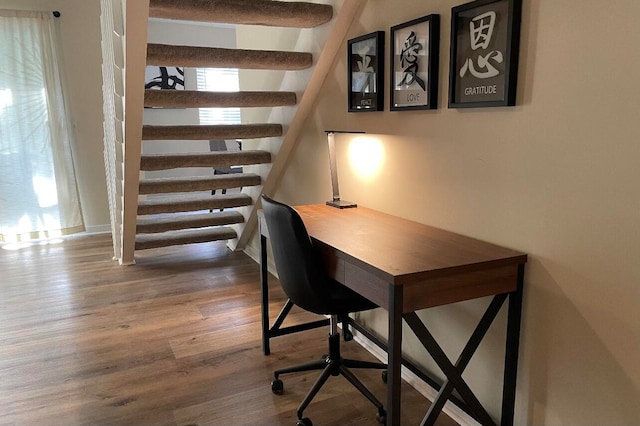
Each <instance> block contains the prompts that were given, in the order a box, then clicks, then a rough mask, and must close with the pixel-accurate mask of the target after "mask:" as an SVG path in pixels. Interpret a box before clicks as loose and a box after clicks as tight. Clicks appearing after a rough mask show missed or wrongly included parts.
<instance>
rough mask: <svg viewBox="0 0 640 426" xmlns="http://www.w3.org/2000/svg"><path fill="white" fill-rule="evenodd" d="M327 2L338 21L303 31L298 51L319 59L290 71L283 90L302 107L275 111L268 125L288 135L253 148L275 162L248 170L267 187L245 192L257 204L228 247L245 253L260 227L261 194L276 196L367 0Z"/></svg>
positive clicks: (248, 211) (245, 213)
mask: <svg viewBox="0 0 640 426" xmlns="http://www.w3.org/2000/svg"><path fill="white" fill-rule="evenodd" d="M327 3H332V5H333V8H334V11H336V10H338V13H334V18H333V19H332V20H331V21H330V22H329V23H327V24H326V25H323V26H321V27H317V28H312V29H302V30H301V31H300V36H299V37H298V42H297V44H296V48H295V50H296V51H305V52H311V53H312V54H313V57H314V58H317V60H315V61H314V64H313V66H312V67H311V68H309V69H307V70H303V71H287V72H286V73H285V74H284V78H283V80H282V84H281V87H280V90H283V91H291V92H296V93H297V94H298V98H299V99H300V101H299V102H298V105H297V106H296V107H281V108H275V109H272V110H271V114H270V117H269V120H268V122H270V123H281V124H282V125H283V127H284V132H285V133H284V136H282V137H279V138H267V139H263V140H260V141H256V142H255V144H254V145H251V149H258V150H265V151H270V152H271V156H272V158H273V159H274V160H273V162H272V163H271V164H263V165H258V166H249V167H247V171H248V172H251V173H255V174H258V175H260V176H261V177H262V182H263V185H262V186H257V187H250V188H244V189H243V190H242V192H243V193H245V194H248V195H249V196H250V197H251V198H252V200H253V204H252V205H251V206H247V207H242V208H239V209H238V211H240V212H241V213H242V215H243V216H244V217H245V222H244V223H242V224H237V225H232V226H233V228H234V229H235V230H236V233H237V235H238V238H236V239H232V240H229V241H228V246H229V248H230V249H232V250H244V248H245V246H246V245H247V243H248V242H249V240H250V239H251V237H252V236H253V233H254V231H255V229H256V225H257V211H258V208H259V207H260V204H259V199H260V195H261V194H262V193H265V194H267V195H273V192H274V191H275V189H276V187H277V185H278V183H279V182H280V179H281V177H282V174H283V173H284V171H285V168H286V164H287V161H288V160H289V156H290V155H291V153H292V152H293V149H294V148H295V146H296V144H297V142H298V136H299V135H300V132H301V131H302V128H303V126H304V123H305V120H306V119H307V117H308V116H309V114H310V112H311V110H312V108H313V105H314V102H315V100H316V98H317V96H318V94H319V93H320V89H321V88H322V85H323V83H324V81H325V78H326V77H327V75H328V74H329V71H330V69H331V66H332V65H333V62H334V60H335V58H336V56H337V55H339V54H342V53H343V52H344V45H343V41H344V38H345V37H346V34H347V32H348V30H349V28H350V27H351V23H352V22H353V20H354V19H355V17H356V16H357V15H358V14H359V12H360V10H361V8H362V7H363V6H364V4H365V3H366V0H334V1H329V2H327Z"/></svg>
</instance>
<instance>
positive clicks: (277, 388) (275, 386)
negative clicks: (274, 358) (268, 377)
mask: <svg viewBox="0 0 640 426" xmlns="http://www.w3.org/2000/svg"><path fill="white" fill-rule="evenodd" d="M271 392H273V393H275V394H276V395H282V393H283V392H284V383H282V380H280V379H275V380H274V381H273V382H271Z"/></svg>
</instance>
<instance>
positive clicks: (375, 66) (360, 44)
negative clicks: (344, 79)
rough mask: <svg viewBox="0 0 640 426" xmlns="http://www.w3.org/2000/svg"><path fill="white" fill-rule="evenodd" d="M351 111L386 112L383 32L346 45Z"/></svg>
mask: <svg viewBox="0 0 640 426" xmlns="http://www.w3.org/2000/svg"><path fill="white" fill-rule="evenodd" d="M347 64H348V75H349V78H348V80H349V81H348V87H347V89H348V90H349V92H348V93H349V95H348V111H349V112H368V111H384V31H375V32H373V33H370V34H365V35H363V36H360V37H356V38H354V39H351V40H348V41H347Z"/></svg>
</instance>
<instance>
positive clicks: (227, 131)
mask: <svg viewBox="0 0 640 426" xmlns="http://www.w3.org/2000/svg"><path fill="white" fill-rule="evenodd" d="M278 136H282V125H281V124H217V125H209V126H196V125H193V126H142V140H224V139H258V138H271V137H278Z"/></svg>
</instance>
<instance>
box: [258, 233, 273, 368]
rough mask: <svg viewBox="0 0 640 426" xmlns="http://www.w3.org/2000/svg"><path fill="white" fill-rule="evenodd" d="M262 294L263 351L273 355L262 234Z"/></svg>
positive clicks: (264, 243) (265, 248)
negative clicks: (270, 344) (270, 343)
mask: <svg viewBox="0 0 640 426" xmlns="http://www.w3.org/2000/svg"><path fill="white" fill-rule="evenodd" d="M260 292H261V295H262V300H261V303H262V351H263V352H264V354H265V355H269V354H270V353H271V349H270V347H269V271H268V270H267V238H266V237H265V236H264V235H262V234H260Z"/></svg>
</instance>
